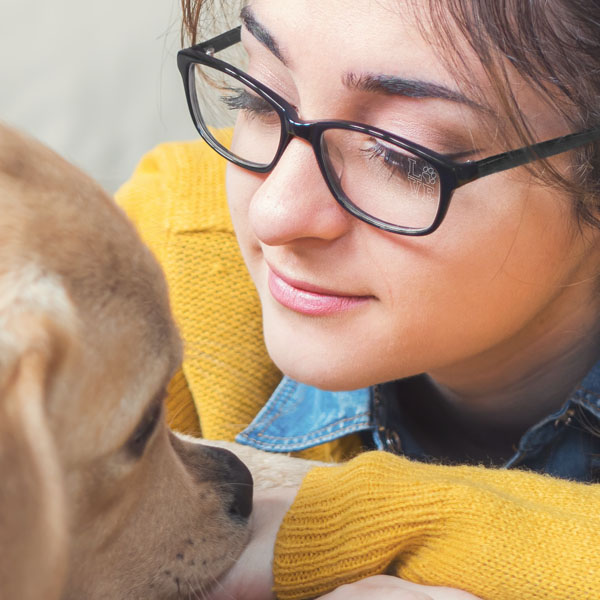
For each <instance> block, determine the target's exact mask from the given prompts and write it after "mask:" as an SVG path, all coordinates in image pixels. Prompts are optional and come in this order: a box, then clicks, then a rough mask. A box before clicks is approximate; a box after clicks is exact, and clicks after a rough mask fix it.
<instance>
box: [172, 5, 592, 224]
mask: <svg viewBox="0 0 600 600" xmlns="http://www.w3.org/2000/svg"><path fill="white" fill-rule="evenodd" d="M273 1H276V0H273ZM227 4H231V2H227V1H226V0H181V5H182V9H183V23H182V41H187V42H188V43H195V41H196V36H197V32H198V31H199V30H204V29H205V26H206V25H207V24H208V23H210V22H211V17H210V15H211V14H212V15H214V14H215V13H216V11H218V10H219V9H223V7H224V6H225V5H227ZM424 6H425V7H426V8H427V10H425V11H423V8H424ZM412 8H413V10H414V13H415V15H416V16H417V17H418V18H419V20H420V22H421V23H422V25H423V27H422V31H423V34H424V35H425V36H426V37H428V39H429V41H430V42H431V43H432V44H434V45H435V47H436V48H437V49H438V51H439V54H440V56H441V57H442V59H443V60H444V61H445V62H446V63H447V64H448V65H449V66H451V67H452V68H453V70H454V71H455V72H457V73H460V74H461V75H462V76H461V81H462V82H463V83H464V84H465V85H466V86H469V78H468V73H469V69H468V67H467V65H466V63H465V62H463V60H462V57H461V55H460V53H459V52H457V51H456V35H457V29H458V31H459V33H460V34H462V36H463V37H464V40H465V41H466V43H467V44H468V46H470V47H471V48H472V49H473V50H474V52H475V53H476V55H477V56H478V57H479V60H480V61H481V64H482V66H483V68H484V70H485V72H486V73H487V76H488V78H489V81H490V83H491V85H492V89H493V90H494V91H495V93H496V97H497V99H498V100H499V101H500V105H501V107H502V109H503V112H505V114H507V115H508V117H509V122H510V124H511V125H512V127H513V129H514V132H516V133H517V135H518V138H519V139H520V141H521V142H522V143H523V144H530V143H533V142H535V141H541V140H535V139H534V138H533V135H532V133H531V130H530V128H529V126H528V123H527V121H526V120H525V118H524V117H523V114H522V113H521V111H520V110H519V107H518V105H517V102H516V99H515V96H514V91H513V89H512V88H511V85H510V83H509V81H510V79H509V71H510V70H511V69H515V70H516V71H517V72H518V73H519V75H520V76H521V77H522V78H523V79H525V80H526V81H527V82H528V83H529V84H530V85H531V86H532V88H533V89H534V90H536V91H537V92H538V93H539V94H540V97H542V98H543V99H544V100H545V101H546V102H547V103H548V104H549V106H550V107H551V108H552V109H554V110H555V111H556V112H557V113H558V114H559V115H560V116H562V118H563V119H564V120H565V122H566V123H568V125H569V127H570V129H571V131H581V130H584V129H588V128H592V127H599V126H600V1H599V0H412ZM229 12H231V11H229ZM423 14H427V19H426V21H425V19H423V17H422V15H423ZM425 25H427V26H425ZM470 87H471V88H472V89H470V92H471V93H472V94H478V93H479V94H480V93H481V90H477V88H475V87H474V86H473V85H471V86H470ZM514 132H513V133H514ZM572 165H573V168H572V170H571V172H570V173H568V174H565V173H561V172H558V171H557V170H556V169H554V168H553V167H552V164H551V163H550V162H549V161H538V162H537V163H533V164H532V169H531V170H532V172H533V173H534V174H535V175H536V176H537V177H538V178H539V179H541V180H542V181H544V182H545V183H547V184H548V185H555V186H558V187H559V188H561V189H563V190H566V191H567V192H568V193H569V194H570V195H571V197H572V198H573V201H574V204H575V208H576V213H577V215H578V217H579V218H580V219H581V220H582V222H588V223H592V224H595V225H597V226H600V143H596V144H590V145H588V146H587V147H586V148H584V149H582V150H579V151H575V152H573V162H572Z"/></svg>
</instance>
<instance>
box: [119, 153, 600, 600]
mask: <svg viewBox="0 0 600 600" xmlns="http://www.w3.org/2000/svg"><path fill="white" fill-rule="evenodd" d="M224 170H225V162H224V160H222V159H219V158H218V157H217V155H216V154H215V153H214V152H213V151H212V150H211V149H209V148H208V147H206V145H205V144H204V143H203V142H193V143H180V144H177V143H176V144H165V145H162V146H159V147H158V148H156V149H155V150H154V151H152V152H151V153H150V154H149V155H147V156H146V157H145V158H144V159H143V160H142V161H141V163H140V165H139V167H138V169H137V171H136V173H135V174H134V176H133V178H132V179H131V181H130V182H128V183H127V184H126V185H125V186H123V188H122V189H121V190H120V192H119V193H118V195H117V200H118V202H119V203H120V204H121V205H122V206H123V207H124V208H125V210H126V212H127V213H128V214H129V216H130V217H131V218H132V219H133V220H134V221H135V223H136V224H137V226H138V229H139V231H140V233H141V235H142V237H143V238H144V239H145V241H146V242H147V243H148V244H149V246H150V247H151V248H152V249H153V251H154V253H155V254H156V256H157V258H158V259H159V261H160V262H161V263H162V266H163V268H164V270H165V272H166V276H167V281H168V283H169V289H170V295H171V301H172V306H173V310H174V313H175V318H176V320H177V322H178V325H179V327H180V329H181V331H182V335H183V338H184V340H185V359H184V363H183V368H182V370H181V371H180V372H178V373H177V374H176V375H175V377H174V378H173V381H172V382H171V384H170V386H169V390H168V392H169V397H168V401H167V405H168V418H169V422H170V424H171V426H173V427H174V428H175V429H177V430H179V431H184V432H186V433H191V434H195V435H199V434H200V433H202V434H203V435H204V437H207V438H213V439H216V438H220V439H228V440H231V439H233V436H234V435H235V434H236V433H237V432H239V431H240V430H241V429H243V428H244V427H245V426H246V425H247V424H248V423H249V422H250V421H251V420H252V419H253V418H254V416H255V415H256V413H257V412H258V410H259V409H260V408H261V407H262V406H263V405H264V403H265V402H266V400H267V399H268V398H269V396H270V394H271V392H272V390H273V389H274V387H275V386H276V385H277V383H278V381H279V379H280V374H279V372H278V371H277V369H276V368H275V367H274V366H273V364H272V363H271V361H270V360H269V357H268V356H267V353H266V350H265V347H264V343H263V338H262V327H261V314H260V304H259V301H258V297H257V295H256V292H255V289H254V287H253V284H252V282H251V280H250V278H249V276H248V274H247V272H246V269H245V267H244V265H243V262H242V259H241V255H240V253H239V250H238V246H237V243H236V240H235V237H234V234H233V229H232V225H231V222H230V219H229V214H228V210H227V205H226V200H225V189H224ZM359 448H360V440H359V438H358V437H357V436H348V437H345V438H342V439H341V440H336V441H334V442H331V443H329V444H324V445H322V446H318V447H316V448H313V449H309V450H306V451H303V452H300V453H298V454H299V455H301V456H304V457H307V458H314V459H318V460H326V461H337V460H341V459H343V458H348V457H349V456H351V455H353V454H356V452H357V451H358V450H359ZM599 507H600V486H591V485H583V484H576V483H570V482H566V481H561V480H556V479H551V478H549V477H544V476H541V475H536V474H529V473H524V472H519V471H504V470H492V469H483V468H476V467H443V466H436V465H425V464H420V463H414V462H409V461H407V460H406V459H402V458H398V457H395V456H392V455H390V454H384V453H380V452H370V453H366V454H362V455H360V456H358V457H357V458H355V459H354V460H352V461H350V462H349V463H348V464H347V465H343V466H336V467H330V468H325V469H323V468H320V469H315V470H314V471H312V472H311V473H310V474H309V476H308V477H307V478H306V480H305V481H304V483H303V485H302V487H301V489H300V492H299V494H298V496H297V498H296V501H295V503H294V505H293V506H292V509H291V510H290V512H289V513H288V515H287V516H286V518H285V519H284V522H283V524H282V527H281V530H280V532H279V536H278V540H277V547H276V553H275V563H274V573H275V587H276V591H277V592H278V594H279V596H280V597H281V598H282V599H284V600H287V599H293V598H310V597H313V596H316V595H319V594H322V593H324V592H326V591H328V590H331V589H333V588H335V587H337V586H338V585H340V584H342V583H346V582H350V581H354V580H356V579H359V578H362V577H365V576H368V575H373V574H378V573H383V572H387V571H390V572H393V573H397V574H398V575H399V576H402V577H405V578H407V579H410V580H412V581H415V582H417V583H427V584H429V585H447V586H450V587H457V588H462V589H465V590H468V591H470V592H472V593H474V594H475V595H477V596H480V597H481V598H484V599H485V600H536V599H542V598H543V599H545V600H567V599H569V600H583V599H585V600H598V599H600V571H599V569H598V566H597V565H598V562H599V554H600V552H599V550H600V541H599V540H600V516H599V514H600V511H599Z"/></svg>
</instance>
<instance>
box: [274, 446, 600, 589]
mask: <svg viewBox="0 0 600 600" xmlns="http://www.w3.org/2000/svg"><path fill="white" fill-rule="evenodd" d="M599 507H600V486H598V485H591V484H581V483H574V482H569V481H565V480H561V479H556V478H551V477H549V476H545V475H540V474H536V473H531V472H525V471H517V470H514V471H513V470H505V469H489V468H483V467H471V466H440V465H431V464H424V463H418V462H413V461H409V460H407V459H405V458H403V457H398V456H394V455H392V454H388V453H384V452H368V453H365V454H362V455H360V456H358V457H357V458H355V459H353V460H352V461H350V462H348V463H347V464H345V465H341V466H337V467H324V468H317V469H314V470H313V471H311V472H310V473H309V474H308V475H307V477H306V478H305V480H304V482H303V484H302V486H301V489H300V491H299V492H298V495H297V497H296V500H295V502H294V504H293V505H292V508H291V509H290V511H289V513H288V514H287V516H286V517H285V519H284V521H283V523H282V526H281V529H280V531H279V535H278V539H277V543H276V548H275V559H274V565H273V568H274V577H275V591H276V593H277V595H278V597H279V598H281V599H285V600H291V599H296V598H312V597H315V596H319V595H321V594H324V593H326V592H328V591H330V590H332V589H334V588H336V587H338V586H340V585H342V584H344V583H350V582H352V581H356V580H358V579H362V578H364V577H368V576H370V575H375V574H381V573H388V574H394V575H397V576H399V577H402V578H404V579H407V580H410V581H413V582H415V583H420V584H424V585H439V586H448V587H452V588H458V589H462V590H465V591H468V592H471V593H472V594H475V595H476V596H478V597H480V598H483V599H485V600H515V599H516V598H522V599H525V598H526V599H528V600H536V599H540V600H541V599H542V598H543V599H545V600H549V599H552V600H567V599H568V600H584V599H586V600H590V599H592V598H600V568H599V566H598V550H599V549H600V511H599V510H598V509H599Z"/></svg>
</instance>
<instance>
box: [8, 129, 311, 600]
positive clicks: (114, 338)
mask: <svg viewBox="0 0 600 600" xmlns="http://www.w3.org/2000/svg"><path fill="white" fill-rule="evenodd" d="M181 358H182V351H181V343H180V340H179V337H178V334H177V330H176V327H175V325H174V323H173V320H172V317H171V314H170V309H169V302H168V296H167V289H166V285H165V281H164V278H163V275H162V272H161V270H160V268H159V266H158V264H157V263H156V261H155V260H154V258H153V256H152V255H151V253H150V252H149V251H148V250H147V248H146V247H145V246H144V245H143V244H142V243H141V241H140V239H139V237H138V235H137V234H136V232H135V230H134V228H133V226H132V225H131V224H130V223H129V222H128V220H127V219H126V218H125V216H124V214H123V213H122V211H121V210H120V209H119V208H118V207H116V206H115V204H114V202H113V201H112V200H111V199H110V198H109V197H107V196H106V195H105V194H104V192H103V191H102V190H101V189H100V188H99V187H98V186H96V184H94V183H93V182H92V181H90V179H89V178H88V177H86V176H85V175H83V174H82V173H81V172H79V171H78V170H77V169H75V168H74V167H73V166H71V165H69V164H68V163H67V162H65V161H64V160H62V159H61V158H59V157H58V156H56V155H55V154H54V153H52V152H51V151H50V150H48V149H46V148H44V147H42V146H41V145H40V144H38V143H36V142H34V141H32V140H30V139H26V138H24V137H23V136H21V135H20V134H17V133H15V132H14V131H12V130H9V129H8V128H5V127H2V126H0V477H1V479H2V482H1V487H0V598H2V599H18V600H30V599H31V600H33V599H34V598H35V599H39V598H43V599H44V600H53V599H55V598H64V599H67V600H70V599H77V600H81V599H83V598H85V599H86V600H95V599H101V598H102V599H110V600H120V599H127V600H136V599H140V600H141V599H143V600H152V599H155V598H156V599H158V598H160V599H163V600H168V599H170V598H188V597H189V598H195V597H199V596H200V594H201V593H202V591H204V590H206V589H207V588H208V587H210V586H211V585H213V584H214V582H215V580H216V578H218V577H219V576H220V575H221V574H222V573H223V572H224V571H225V570H226V569H228V568H229V567H230V566H231V564H232V563H233V562H234V560H235V559H236V557H237V556H238V555H239V553H240V552H241V551H242V549H243V547H244V545H245V543H246V541H247V538H248V535H249V526H248V522H247V520H246V519H245V518H244V517H245V515H244V514H240V512H242V513H244V512H246V513H247V510H246V511H243V510H242V511H240V508H239V507H240V506H241V505H242V504H244V502H247V501H248V494H249V493H251V485H250V484H249V480H248V478H247V476H246V474H245V473H247V472H245V471H244V469H243V467H242V466H241V463H239V461H237V459H234V457H232V455H231V454H230V453H228V452H225V451H223V450H217V449H210V448H206V447H205V446H204V445H202V444H197V443H194V442H193V441H192V440H186V439H181V438H177V437H175V436H174V435H173V434H172V433H170V432H169V431H168V430H167V428H166V426H165V425H164V419H163V418H162V415H161V414H160V410H161V409H160V408H156V407H160V406H161V405H162V400H163V398H164V390H165V387H166V385H167V383H168V381H169V379H170V377H171V376H172V374H173V372H174V370H175V369H176V368H177V367H178V366H179V364H180V362H181ZM153 407H154V411H152V408H153ZM157 414H158V418H157V419H154V417H153V415H157ZM154 420H157V423H158V424H157V425H156V428H155V429H153V428H152V423H153V422H154ZM148 429H150V431H151V433H150V434H149V435H148V434H147V431H148ZM145 440H147V441H146V443H145V445H144V441H145ZM140 447H141V448H142V449H143V451H140ZM259 462H260V461H259ZM305 470H306V468H304V471H305ZM298 477H301V475H300V474H298ZM296 481H297V479H296ZM244 489H245V491H244ZM247 508H248V506H246V509H247Z"/></svg>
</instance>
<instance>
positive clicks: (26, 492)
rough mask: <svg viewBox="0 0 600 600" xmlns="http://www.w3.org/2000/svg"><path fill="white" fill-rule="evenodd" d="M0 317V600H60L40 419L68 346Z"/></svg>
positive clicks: (58, 545) (56, 492) (49, 441)
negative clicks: (54, 374)
mask: <svg viewBox="0 0 600 600" xmlns="http://www.w3.org/2000/svg"><path fill="white" fill-rule="evenodd" d="M3 316H6V315H3V314H1V311H0V598H7V599H8V598H14V599H17V598H18V599H19V600H37V599H39V598H44V600H54V599H57V598H60V593H61V589H62V586H63V583H64V579H65V576H66V567H67V553H68V543H67V521H66V515H65V498H64V486H63V481H62V472H61V467H60V463H59V459H58V453H57V450H56V447H55V441H54V439H53V437H52V433H51V431H50V427H49V423H48V419H47V398H48V393H49V386H50V385H51V380H52V379H53V372H54V369H56V368H57V366H59V364H60V362H61V356H63V355H64V353H65V350H66V345H68V343H69V342H68V339H67V337H66V336H65V332H64V331H61V329H60V328H58V327H56V326H55V325H54V324H53V323H52V321H51V320H50V319H49V318H47V317H43V318H39V317H37V316H33V317H31V316H28V315H25V314H20V315H19V317H18V318H17V319H11V320H10V322H7V319H3V318H2V317H3Z"/></svg>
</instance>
